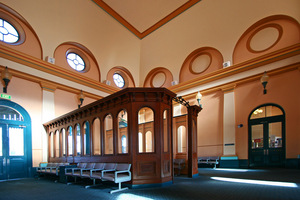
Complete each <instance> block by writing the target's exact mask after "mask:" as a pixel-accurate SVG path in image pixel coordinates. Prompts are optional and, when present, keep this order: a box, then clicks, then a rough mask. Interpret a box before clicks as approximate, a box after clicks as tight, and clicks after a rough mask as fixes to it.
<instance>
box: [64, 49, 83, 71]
mask: <svg viewBox="0 0 300 200" xmlns="http://www.w3.org/2000/svg"><path fill="white" fill-rule="evenodd" d="M67 61H68V64H69V65H70V66H71V67H72V68H73V69H75V70H76V71H79V72H81V71H83V70H84V69H85V67H86V66H85V62H84V60H83V59H82V57H81V56H79V55H78V54H76V53H73V52H71V53H68V54H67Z"/></svg>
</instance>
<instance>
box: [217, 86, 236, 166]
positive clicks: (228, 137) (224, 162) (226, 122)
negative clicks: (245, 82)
mask: <svg viewBox="0 0 300 200" xmlns="http://www.w3.org/2000/svg"><path fill="white" fill-rule="evenodd" d="M234 88H235V85H230V86H228V87H226V88H223V89H222V90H223V92H224V108H223V144H224V146H223V156H222V157H221V162H220V164H221V167H238V160H237V159H238V158H237V156H236V151H235V149H236V145H235V144H236V143H235V103H234Z"/></svg>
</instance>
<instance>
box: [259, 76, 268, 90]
mask: <svg viewBox="0 0 300 200" xmlns="http://www.w3.org/2000/svg"><path fill="white" fill-rule="evenodd" d="M268 80H269V76H268V75H267V72H266V71H265V72H264V75H263V76H262V77H261V78H260V82H261V84H262V85H263V86H264V94H267V89H266V86H267V83H268Z"/></svg>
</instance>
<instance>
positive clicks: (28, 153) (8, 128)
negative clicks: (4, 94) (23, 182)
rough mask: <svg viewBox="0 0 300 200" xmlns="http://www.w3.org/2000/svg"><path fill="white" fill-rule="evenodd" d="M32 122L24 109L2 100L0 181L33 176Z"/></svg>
mask: <svg viewBox="0 0 300 200" xmlns="http://www.w3.org/2000/svg"><path fill="white" fill-rule="evenodd" d="M31 169H32V142H31V120H30V117H29V115H28V113H27V112H26V110H25V109H24V108H22V107H21V106H20V105H18V104H16V103H14V102H11V101H8V100H2V99H1V100H0V180H6V179H16V178H24V177H29V176H31Z"/></svg>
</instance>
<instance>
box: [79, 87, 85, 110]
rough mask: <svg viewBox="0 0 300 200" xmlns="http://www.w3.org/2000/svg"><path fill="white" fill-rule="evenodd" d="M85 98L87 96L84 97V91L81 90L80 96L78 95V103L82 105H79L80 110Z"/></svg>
mask: <svg viewBox="0 0 300 200" xmlns="http://www.w3.org/2000/svg"><path fill="white" fill-rule="evenodd" d="M84 97H85V96H84V94H83V93H82V90H81V91H80V94H79V95H78V101H79V102H80V104H78V108H80V106H81V105H82V103H83V100H84Z"/></svg>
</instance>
